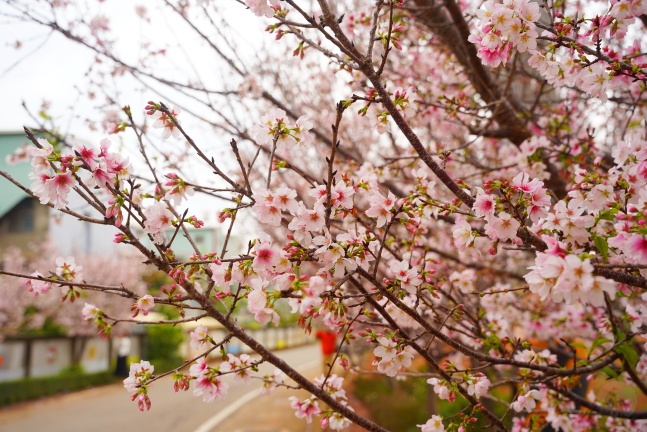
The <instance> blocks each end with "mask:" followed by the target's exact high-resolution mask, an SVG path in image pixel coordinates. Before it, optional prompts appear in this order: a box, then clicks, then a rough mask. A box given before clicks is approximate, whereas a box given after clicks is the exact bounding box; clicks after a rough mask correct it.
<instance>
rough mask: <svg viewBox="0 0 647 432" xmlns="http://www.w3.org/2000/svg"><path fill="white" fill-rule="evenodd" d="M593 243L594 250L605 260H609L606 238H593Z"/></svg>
mask: <svg viewBox="0 0 647 432" xmlns="http://www.w3.org/2000/svg"><path fill="white" fill-rule="evenodd" d="M593 243H594V244H595V248H596V249H597V250H598V252H600V253H601V254H602V256H603V257H604V259H605V260H606V259H607V258H609V244H608V243H607V239H606V238H604V237H600V236H593Z"/></svg>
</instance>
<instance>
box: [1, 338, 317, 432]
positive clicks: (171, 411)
mask: <svg viewBox="0 0 647 432" xmlns="http://www.w3.org/2000/svg"><path fill="white" fill-rule="evenodd" d="M277 354H278V355H279V356H280V357H282V358H283V359H284V360H286V361H287V362H288V363H289V364H291V365H293V366H294V367H296V368H297V369H299V370H302V371H307V370H309V371H313V370H315V371H316V370H317V368H318V367H320V366H319V365H320V364H321V360H320V352H319V348H318V346H317V345H308V346H305V347H300V348H294V349H290V350H285V351H278V352H277ZM260 369H261V373H262V374H265V373H270V372H271V371H272V370H274V367H273V366H272V365H269V364H267V365H266V364H264V365H262V366H261V368H260ZM260 387H261V382H260V381H259V380H252V383H251V384H249V385H246V386H245V385H235V386H233V385H232V386H230V387H229V393H228V396H227V397H226V398H225V399H223V400H216V401H214V402H212V403H204V402H202V399H201V398H196V397H194V396H193V394H192V390H189V391H188V392H182V393H174V392H173V380H172V379H171V378H170V377H165V378H163V379H160V380H159V381H157V382H156V383H154V385H153V386H152V387H151V389H150V391H149V395H150V398H151V401H152V408H151V410H150V411H148V412H143V413H142V412H140V411H139V410H138V409H137V405H136V403H134V402H131V401H130V397H129V395H128V393H127V392H126V390H124V388H123V385H121V384H113V385H109V386H104V387H99V388H94V389H89V390H84V391H80V392H76V393H72V394H68V395H62V396H56V397H53V398H49V399H45V400H41V401H35V402H29V403H26V404H22V405H20V406H16V407H10V408H5V409H2V410H0V431H1V432H41V431H42V432H88V431H92V432H116V431H119V432H127V431H144V430H149V431H155V432H201V431H209V430H212V429H213V430H217V427H215V426H216V425H217V424H216V423H217V421H216V422H214V416H217V415H218V413H220V412H223V411H224V412H228V411H229V412H231V411H232V409H235V408H236V407H237V406H240V405H241V402H243V401H245V400H246V399H248V398H249V397H250V396H251V395H252V392H253V391H255V390H259V389H260ZM216 419H217V417H216Z"/></svg>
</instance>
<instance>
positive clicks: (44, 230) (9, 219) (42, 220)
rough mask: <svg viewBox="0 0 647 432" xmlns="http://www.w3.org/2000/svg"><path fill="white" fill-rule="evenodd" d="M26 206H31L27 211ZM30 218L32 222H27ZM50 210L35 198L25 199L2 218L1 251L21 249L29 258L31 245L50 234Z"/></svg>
mask: <svg viewBox="0 0 647 432" xmlns="http://www.w3.org/2000/svg"><path fill="white" fill-rule="evenodd" d="M25 206H30V207H31V209H30V210H27V209H26V208H25ZM28 217H30V218H31V221H29V220H26V219H27V218H28ZM49 217H50V216H49V208H48V207H47V206H44V205H41V204H40V203H39V202H38V201H37V200H35V199H33V198H25V200H24V201H22V202H21V203H20V204H18V206H16V207H14V208H13V209H12V210H10V211H9V212H8V213H7V214H6V215H4V216H3V217H2V218H0V250H5V249H6V248H8V247H10V246H15V247H18V248H20V249H21V250H22V251H23V252H24V253H25V254H26V255H27V256H29V254H30V253H32V254H33V253H34V252H33V251H30V245H37V244H39V243H42V242H43V240H45V239H46V238H47V236H48V233H49Z"/></svg>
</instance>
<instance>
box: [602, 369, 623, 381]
mask: <svg viewBox="0 0 647 432" xmlns="http://www.w3.org/2000/svg"><path fill="white" fill-rule="evenodd" d="M602 372H604V374H605V375H606V376H607V377H608V378H611V379H615V378H618V377H619V376H620V374H619V373H618V372H616V371H615V369H613V368H612V367H610V366H605V367H603V368H602Z"/></svg>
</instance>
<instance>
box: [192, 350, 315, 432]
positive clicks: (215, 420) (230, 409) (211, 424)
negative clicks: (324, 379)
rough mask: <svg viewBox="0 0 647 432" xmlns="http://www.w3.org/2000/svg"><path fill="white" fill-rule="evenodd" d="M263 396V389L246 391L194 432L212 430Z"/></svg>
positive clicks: (305, 365)
mask: <svg viewBox="0 0 647 432" xmlns="http://www.w3.org/2000/svg"><path fill="white" fill-rule="evenodd" d="M320 364H321V360H319V359H317V360H312V361H310V362H308V363H306V364H304V365H302V366H301V367H300V368H297V369H298V370H302V371H303V370H308V369H312V368H314V367H315V366H318V365H320ZM259 396H261V389H256V390H252V391H250V392H249V393H246V394H244V395H242V396H241V397H239V398H238V399H236V400H235V401H234V402H232V403H231V404H230V405H228V406H227V407H225V408H224V409H222V410H220V412H218V413H217V414H215V415H214V416H213V417H211V418H210V419H209V420H207V421H206V422H204V423H202V424H201V425H200V426H199V427H198V428H197V429H196V430H195V431H193V432H211V431H212V430H213V429H214V428H215V427H216V426H218V425H219V424H220V423H222V422H223V421H224V420H226V419H227V418H228V417H229V416H230V415H232V414H233V413H235V412H236V411H238V410H239V409H241V408H242V407H243V406H244V405H245V404H247V403H249V402H251V401H252V400H254V399H256V398H257V397H259Z"/></svg>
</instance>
